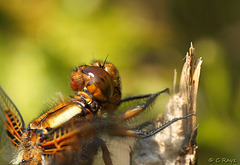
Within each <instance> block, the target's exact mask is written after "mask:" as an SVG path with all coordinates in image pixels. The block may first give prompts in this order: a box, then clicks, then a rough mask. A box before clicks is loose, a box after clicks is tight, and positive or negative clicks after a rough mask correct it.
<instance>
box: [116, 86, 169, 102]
mask: <svg viewBox="0 0 240 165" xmlns="http://www.w3.org/2000/svg"><path fill="white" fill-rule="evenodd" d="M165 92H166V93H169V89H168V88H166V89H164V90H162V91H160V93H165ZM157 93H159V92H157ZM152 95H153V94H152V93H149V94H144V95H133V96H128V97H125V98H123V99H122V100H120V102H119V105H120V104H121V103H123V102H127V101H131V100H138V99H144V98H148V97H151V96H152Z"/></svg>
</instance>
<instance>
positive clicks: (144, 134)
mask: <svg viewBox="0 0 240 165" xmlns="http://www.w3.org/2000/svg"><path fill="white" fill-rule="evenodd" d="M193 115H194V114H193V113H191V114H188V115H186V116H183V117H178V118H174V119H172V120H170V121H168V122H167V123H165V124H164V125H162V126H161V127H159V128H156V129H153V130H151V131H142V130H139V129H138V130H133V129H118V130H116V131H114V133H113V135H115V136H130V137H137V138H148V137H151V136H153V135H155V134H157V133H158V132H160V131H162V130H163V129H165V128H167V127H168V126H170V125H171V124H173V123H175V122H177V121H179V120H183V119H186V118H188V117H190V116H193Z"/></svg>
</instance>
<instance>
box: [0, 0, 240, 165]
mask: <svg viewBox="0 0 240 165" xmlns="http://www.w3.org/2000/svg"><path fill="white" fill-rule="evenodd" d="M239 9H240V1H236V0H231V1H226V0H225V1H224V0H218V1H213V0H195V1H192V0H181V1H180V0H161V1H158V0H150V1H145V0H135V1H128V0H112V1H110V0H91V1H84V0H52V1H47V0H41V1H37V0H25V1H24V3H23V1H19V0H12V1H11V2H9V1H7V0H1V2H0V84H1V86H2V87H3V88H4V90H5V91H6V92H7V93H8V95H9V96H10V97H11V98H12V100H13V101H14V103H15V104H16V105H17V107H18V108H19V109H20V111H21V113H22V115H23V117H24V119H25V120H26V121H27V122H30V121H31V120H32V119H33V118H35V117H37V116H38V115H39V113H40V111H41V109H42V108H43V107H44V106H43V104H44V100H47V99H48V98H51V97H54V96H55V93H56V92H59V91H61V92H62V93H63V94H64V95H65V96H68V95H71V94H72V92H71V89H70V87H69V82H68V81H69V75H70V72H71V70H72V69H73V68H74V67H76V66H78V65H80V64H89V63H91V61H92V59H93V57H94V58H95V59H103V60H104V59H105V58H106V56H107V55H108V54H109V56H108V60H109V61H111V62H112V63H114V64H115V65H116V66H117V67H118V69H119V71H120V73H121V79H122V89H123V95H124V96H126V95H130V94H143V93H151V92H156V91H158V90H161V89H163V88H165V87H170V88H171V87H172V81H173V70H174V69H175V68H176V69H177V70H178V73H180V70H181V67H182V64H183V62H184V56H185V54H186V52H187V51H188V48H189V46H190V42H193V44H194V47H195V48H196V53H197V57H203V66H202V72H201V77H200V88H199V95H198V109H197V110H198V114H197V115H198V124H199V127H198V137H197V142H198V145H199V149H198V161H199V164H208V159H209V158H211V157H212V158H229V159H237V161H238V163H239V164H240V141H239V137H240V131H239V126H240V108H239V107H240V81H239V71H240V67H239V65H240V10H239ZM163 98H164V97H163ZM162 107H163V108H164V107H165V105H162ZM213 164H214V163H213Z"/></svg>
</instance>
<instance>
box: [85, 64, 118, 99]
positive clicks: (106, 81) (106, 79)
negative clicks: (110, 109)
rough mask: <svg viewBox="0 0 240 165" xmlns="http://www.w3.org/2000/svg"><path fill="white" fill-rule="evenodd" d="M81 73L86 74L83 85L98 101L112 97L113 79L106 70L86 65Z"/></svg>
mask: <svg viewBox="0 0 240 165" xmlns="http://www.w3.org/2000/svg"><path fill="white" fill-rule="evenodd" d="M83 73H84V74H86V75H87V76H88V80H87V79H85V83H86V84H85V85H86V87H87V89H88V91H89V92H90V93H91V94H92V95H93V97H95V98H96V99H98V100H100V101H107V100H108V99H109V98H111V97H112V95H113V92H114V81H113V79H112V77H111V76H110V75H109V73H108V72H106V71H105V70H104V69H103V68H101V67H96V66H88V67H86V68H84V70H83Z"/></svg>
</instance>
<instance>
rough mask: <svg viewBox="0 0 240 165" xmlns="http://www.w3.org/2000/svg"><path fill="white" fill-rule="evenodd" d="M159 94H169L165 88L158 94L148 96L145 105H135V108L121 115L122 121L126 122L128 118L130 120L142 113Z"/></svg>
mask: <svg viewBox="0 0 240 165" xmlns="http://www.w3.org/2000/svg"><path fill="white" fill-rule="evenodd" d="M161 93H169V89H168V88H166V89H164V90H162V91H160V92H157V93H154V94H150V96H148V97H149V98H148V99H147V101H146V103H144V104H140V105H137V106H136V107H134V108H132V109H130V110H127V111H126V112H124V113H123V114H122V117H121V118H122V120H127V119H129V118H132V117H134V116H136V115H138V114H139V113H141V112H143V111H144V110H145V109H146V108H147V107H148V106H149V105H150V104H151V103H153V102H154V101H155V99H156V98H157V97H158V96H159V95H160V94H161Z"/></svg>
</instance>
